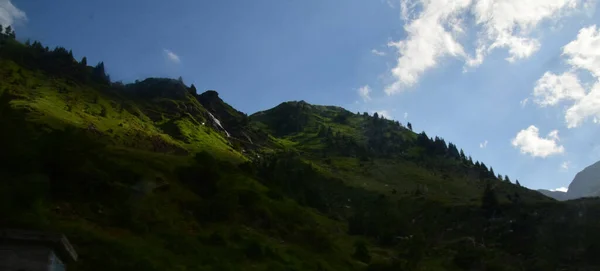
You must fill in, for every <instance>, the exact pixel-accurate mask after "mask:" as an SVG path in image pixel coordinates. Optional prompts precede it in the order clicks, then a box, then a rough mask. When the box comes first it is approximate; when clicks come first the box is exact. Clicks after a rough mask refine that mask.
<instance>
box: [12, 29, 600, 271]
mask: <svg viewBox="0 0 600 271" xmlns="http://www.w3.org/2000/svg"><path fill="white" fill-rule="evenodd" d="M0 129H1V131H2V133H0V150H2V151H1V152H0V217H2V219H0V227H2V228H20V229H35V230H43V231H52V232H61V233H64V234H65V235H66V236H67V237H68V238H69V240H70V241H71V243H72V244H73V246H74V247H75V250H76V251H77V253H78V254H79V255H80V257H79V260H78V261H77V262H74V263H69V264H68V269H69V270H561V269H563V270H565V269H569V270H573V269H577V270H598V269H599V268H600V261H598V260H597V256H596V255H597V253H598V252H600V250H599V247H598V246H597V244H598V243H599V242H600V233H598V231H597V228H596V225H597V223H599V222H600V221H599V220H598V219H599V217H600V216H598V214H600V200H598V199H581V200H574V201H568V202H558V201H555V200H552V199H550V198H549V197H547V196H544V195H542V194H541V193H539V192H537V191H532V190H529V189H527V188H525V187H521V186H520V185H518V184H514V183H511V182H509V181H507V179H508V178H501V176H500V175H497V174H496V173H495V172H494V170H493V169H492V167H491V166H488V165H485V163H483V162H480V161H474V160H473V159H472V158H471V157H470V156H468V155H467V154H465V153H464V151H462V150H461V149H460V148H459V147H458V146H456V145H455V144H453V143H450V142H446V141H445V140H444V139H443V138H441V137H439V136H433V137H430V136H429V135H427V134H426V133H425V132H420V133H416V132H414V131H412V128H411V126H409V125H406V126H404V125H403V124H401V123H399V122H398V121H392V120H387V119H385V118H383V117H381V116H378V115H377V114H373V115H370V114H368V113H362V114H356V113H353V112H350V111H347V110H345V109H343V108H341V107H336V106H323V105H314V104H310V103H307V102H305V101H289V102H283V103H281V104H280V105H278V106H276V107H274V108H271V109H267V110H264V111H261V112H256V113H254V114H250V115H247V114H245V113H242V112H240V111H238V110H236V109H235V108H234V107H232V106H231V105H229V104H227V103H226V102H225V101H223V100H222V99H221V98H220V97H219V94H218V93H217V92H216V91H206V92H203V93H200V94H199V93H198V92H197V89H196V87H195V86H193V85H190V86H187V85H186V84H185V83H184V81H183V79H178V80H174V79H168V78H148V79H145V80H142V81H136V82H133V83H129V84H123V83H120V82H112V81H111V80H110V77H109V76H108V74H106V71H105V68H104V64H102V63H99V64H97V65H96V66H93V67H91V66H88V65H87V60H86V59H85V58H84V59H82V60H75V59H74V58H73V55H72V53H71V52H70V51H68V50H66V49H64V48H61V47H58V48H55V49H53V50H50V49H49V48H47V47H44V46H42V44H41V43H39V42H34V43H31V44H30V43H26V44H23V43H20V42H18V41H16V40H15V39H14V37H12V36H11V35H0Z"/></svg>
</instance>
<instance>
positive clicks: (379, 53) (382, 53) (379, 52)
mask: <svg viewBox="0 0 600 271" xmlns="http://www.w3.org/2000/svg"><path fill="white" fill-rule="evenodd" d="M371 53H372V54H374V55H378V56H384V55H385V52H382V51H379V50H377V49H373V50H371Z"/></svg>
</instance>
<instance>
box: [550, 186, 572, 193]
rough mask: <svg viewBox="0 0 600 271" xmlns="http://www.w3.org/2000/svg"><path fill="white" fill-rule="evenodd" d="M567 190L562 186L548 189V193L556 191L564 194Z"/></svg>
mask: <svg viewBox="0 0 600 271" xmlns="http://www.w3.org/2000/svg"><path fill="white" fill-rule="evenodd" d="M568 190H569V188H567V187H564V186H563V187H559V188H556V189H550V191H555V192H556V191H558V192H565V193H566V192H567V191H568Z"/></svg>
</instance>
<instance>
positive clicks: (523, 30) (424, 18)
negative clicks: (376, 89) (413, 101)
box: [385, 0, 584, 94]
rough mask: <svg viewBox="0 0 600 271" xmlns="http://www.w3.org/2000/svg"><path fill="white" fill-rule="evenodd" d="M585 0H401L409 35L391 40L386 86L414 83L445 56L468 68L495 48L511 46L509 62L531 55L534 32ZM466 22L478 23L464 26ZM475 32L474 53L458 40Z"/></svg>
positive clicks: (535, 42)
mask: <svg viewBox="0 0 600 271" xmlns="http://www.w3.org/2000/svg"><path fill="white" fill-rule="evenodd" d="M580 1H581V0H529V1H523V0H504V1H492V0H401V4H400V8H401V10H402V12H401V15H402V19H403V20H405V21H406V24H405V25H404V30H405V31H406V34H407V36H406V38H405V39H403V40H400V41H395V42H390V43H389V44H388V45H389V46H390V47H393V48H395V49H396V50H397V53H398V57H397V62H396V66H395V67H394V68H393V69H392V70H391V75H392V76H393V78H394V82H393V83H391V84H389V85H388V86H386V88H385V91H386V93H387V94H394V93H397V92H400V91H402V90H403V89H405V88H407V87H411V86H413V85H415V84H416V83H417V82H418V80H419V78H420V76H421V75H422V74H423V73H424V72H425V71H426V70H428V69H431V68H434V67H435V66H437V65H438V63H439V61H440V60H441V59H442V58H443V57H456V58H459V59H462V60H463V61H464V62H465V68H466V67H475V66H478V65H480V64H481V63H483V61H484V59H485V56H486V55H487V54H489V53H490V52H491V51H493V50H494V49H498V48H505V49H507V50H508V55H509V56H508V57H507V60H508V61H510V62H513V61H516V60H518V59H523V58H527V57H529V56H531V55H532V54H533V53H534V52H536V51H537V50H538V49H539V47H540V43H539V41H538V40H537V39H535V37H533V36H532V32H533V31H534V30H536V29H537V27H538V26H539V25H540V24H541V23H542V22H544V21H546V20H551V19H552V20H557V19H558V18H560V17H562V16H565V15H566V14H568V12H566V11H569V10H573V9H575V8H577V7H578V6H584V5H582V4H581V3H580ZM465 21H472V22H474V23H473V25H469V26H468V27H467V26H465V24H464V22H465ZM469 29H471V30H473V32H476V36H477V39H476V41H475V43H474V45H475V47H476V49H475V52H474V56H472V55H471V54H468V53H466V52H465V50H464V47H463V44H462V43H460V42H459V40H460V38H461V37H463V36H464V35H465V34H466V33H467V32H468V31H467V30H469Z"/></svg>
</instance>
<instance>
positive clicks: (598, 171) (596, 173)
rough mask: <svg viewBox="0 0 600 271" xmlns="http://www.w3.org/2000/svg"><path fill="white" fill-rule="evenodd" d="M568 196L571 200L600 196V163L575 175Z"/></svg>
mask: <svg viewBox="0 0 600 271" xmlns="http://www.w3.org/2000/svg"><path fill="white" fill-rule="evenodd" d="M567 195H568V198H569V199H575V198H582V197H596V196H600V161H598V162H596V163H595V164H593V165H591V166H589V167H586V168H585V169H584V170H582V171H581V172H579V173H577V175H575V178H574V179H573V181H572V182H571V184H570V185H569V190H568V191H567Z"/></svg>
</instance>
